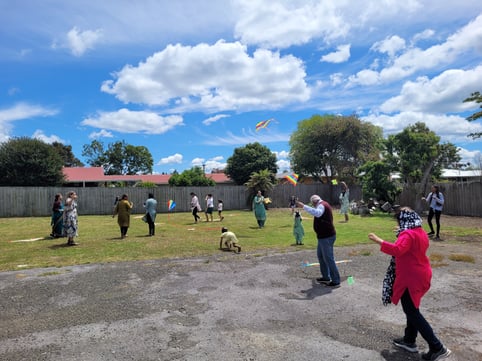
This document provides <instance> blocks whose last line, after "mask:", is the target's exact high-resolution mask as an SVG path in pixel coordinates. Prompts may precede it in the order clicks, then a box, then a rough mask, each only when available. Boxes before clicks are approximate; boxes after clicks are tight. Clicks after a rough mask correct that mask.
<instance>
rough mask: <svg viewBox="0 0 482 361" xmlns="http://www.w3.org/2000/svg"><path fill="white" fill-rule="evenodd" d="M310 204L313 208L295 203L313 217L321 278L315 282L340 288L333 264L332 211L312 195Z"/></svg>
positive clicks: (319, 198) (333, 229)
mask: <svg viewBox="0 0 482 361" xmlns="http://www.w3.org/2000/svg"><path fill="white" fill-rule="evenodd" d="M310 202H311V204H312V205H313V207H310V206H307V205H305V204H303V203H302V202H300V201H297V202H296V205H297V206H298V207H299V208H303V209H304V210H305V211H306V212H308V213H309V214H311V215H312V216H313V217H315V218H313V229H314V231H315V233H316V238H317V239H318V247H317V250H316V254H317V256H318V261H319V263H320V272H321V278H317V279H316V280H317V281H318V282H319V283H322V284H324V285H325V286H328V287H332V288H338V287H340V273H339V272H338V267H337V266H336V263H335V255H334V253H333V245H334V243H335V240H336V230H335V225H334V224H333V211H332V209H331V206H330V205H329V204H328V202H326V201H324V200H322V199H321V197H320V196H319V195H316V194H314V195H312V196H311V198H310Z"/></svg>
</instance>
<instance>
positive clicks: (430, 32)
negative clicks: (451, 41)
mask: <svg viewBox="0 0 482 361" xmlns="http://www.w3.org/2000/svg"><path fill="white" fill-rule="evenodd" d="M434 35H435V31H434V30H432V29H425V30H424V31H422V32H420V33H417V34H415V35H414V36H413V37H412V44H415V43H417V42H419V41H421V40H426V39H430V38H432V37H433V36H434Z"/></svg>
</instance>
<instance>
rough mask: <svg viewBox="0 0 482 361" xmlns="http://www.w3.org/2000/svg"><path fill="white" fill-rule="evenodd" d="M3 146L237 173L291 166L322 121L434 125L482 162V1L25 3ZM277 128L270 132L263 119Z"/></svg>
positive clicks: (2, 122) (11, 53) (10, 47)
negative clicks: (293, 145) (263, 155)
mask: <svg viewBox="0 0 482 361" xmlns="http://www.w3.org/2000/svg"><path fill="white" fill-rule="evenodd" d="M0 54H1V56H0V94H1V96H0V141H5V140H7V139H9V138H10V137H18V136H28V137H37V138H39V139H42V140H44V141H46V142H53V141H59V142H62V143H64V144H67V145H71V146H72V150H73V152H74V154H75V156H77V157H78V158H79V159H81V160H82V161H84V163H85V159H83V157H82V147H83V145H84V144H90V142H91V141H92V140H93V139H98V140H100V141H102V142H103V143H104V144H105V145H107V144H108V143H113V142H116V141H119V140H125V141H126V142H127V143H128V144H132V145H144V146H146V147H147V148H148V149H149V150H150V152H151V154H152V156H153V158H154V173H162V172H168V173H169V172H172V171H173V170H177V171H183V170H185V169H189V168H191V167H193V166H196V165H203V164H204V165H205V167H206V171H208V172H209V171H210V170H211V169H214V168H224V166H225V164H226V161H227V159H228V158H229V157H230V156H231V155H232V154H233V151H234V149H235V148H237V147H242V146H244V145H246V144H247V143H252V142H256V141H257V142H260V143H262V144H264V145H266V146H267V147H268V148H269V149H271V151H273V152H274V153H275V154H276V155H277V159H278V166H279V171H280V172H282V171H285V170H288V171H289V170H290V163H289V154H288V153H289V145H288V141H289V137H290V134H291V133H292V132H293V131H295V130H296V129H297V124H298V122H299V121H300V120H303V119H306V118H309V117H311V116H312V115H313V114H327V113H328V114H343V115H350V114H354V113H356V114H357V115H358V116H359V117H360V118H361V119H362V120H364V121H368V122H371V123H373V124H375V125H378V126H381V127H382V128H383V131H384V135H385V136H386V135H389V134H394V133H398V132H400V131H401V130H402V129H403V128H405V127H406V126H408V125H410V124H414V123H415V122H419V121H422V122H425V123H426V124H427V126H428V127H429V128H430V129H431V130H433V131H434V132H435V133H437V134H438V135H439V136H440V137H441V139H442V142H452V143H454V144H455V145H457V146H458V147H460V155H461V156H462V157H463V161H465V162H471V163H472V164H476V165H480V164H481V163H482V161H481V150H482V141H481V140H478V141H474V140H471V139H470V138H467V136H466V135H467V134H468V133H471V132H480V131H482V124H481V122H480V121H478V122H467V121H466V120H465V118H466V117H467V116H468V115H470V114H472V113H474V112H475V111H476V110H477V109H478V105H476V104H467V103H462V101H463V100H464V99H465V98H467V97H468V96H469V95H470V94H471V93H472V92H474V91H481V92H482V2H481V1H480V0H464V1H453V0H449V1H444V2H440V1H432V0H428V1H418V0H406V1H391V0H386V1H379V0H373V1H372V0H365V1H359V2H354V1H346V0H339V1H336V2H332V1H310V0H303V1H301V0H300V1H298V0H286V1H259V0H244V1H238V0H231V1H228V0H176V1H168V0H159V1H147V0H138V1H130V0H115V1H114V0H102V1H81V0H71V1H64V0H44V1H39V0H17V1H15V2H11V1H2V2H1V3H0ZM269 118H274V121H272V122H271V123H270V124H269V126H268V127H267V128H266V129H262V130H260V131H258V132H256V131H255V125H256V123H257V122H259V121H261V120H265V119H269Z"/></svg>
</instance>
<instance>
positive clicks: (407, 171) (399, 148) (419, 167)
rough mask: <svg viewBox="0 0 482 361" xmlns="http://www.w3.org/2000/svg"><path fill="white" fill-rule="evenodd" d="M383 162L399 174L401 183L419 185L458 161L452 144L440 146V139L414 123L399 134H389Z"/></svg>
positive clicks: (438, 175) (424, 185) (437, 176)
mask: <svg viewBox="0 0 482 361" xmlns="http://www.w3.org/2000/svg"><path fill="white" fill-rule="evenodd" d="M385 145H386V161H387V162H388V163H389V164H390V166H391V167H392V169H394V170H397V171H399V172H400V175H401V178H402V182H403V183H407V184H414V183H421V184H422V186H423V187H424V188H425V187H426V185H427V183H428V181H429V180H430V178H432V180H437V179H438V178H439V177H440V175H441V173H442V169H443V168H444V167H447V166H448V165H450V164H452V163H456V162H458V161H460V156H459V155H458V149H457V148H456V147H455V145H453V144H452V143H443V144H440V137H439V136H438V135H436V134H435V133H434V132H433V131H431V130H430V129H429V128H428V127H427V126H426V125H425V123H420V122H419V123H415V124H414V125H410V126H408V127H406V128H405V129H403V131H402V132H400V133H398V134H395V135H390V136H389V137H388V139H387V141H386V143H385Z"/></svg>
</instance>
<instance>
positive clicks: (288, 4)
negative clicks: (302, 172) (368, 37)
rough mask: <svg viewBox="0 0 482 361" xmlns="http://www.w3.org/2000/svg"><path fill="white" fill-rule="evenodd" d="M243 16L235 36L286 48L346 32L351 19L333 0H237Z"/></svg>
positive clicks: (256, 42)
mask: <svg viewBox="0 0 482 361" xmlns="http://www.w3.org/2000/svg"><path fill="white" fill-rule="evenodd" d="M236 5H237V7H238V9H239V10H238V11H239V14H240V18H239V20H238V22H237V24H236V28H235V36H236V38H239V39H240V40H241V41H242V42H243V43H246V44H257V45H261V46H263V47H269V48H286V47H289V46H291V45H301V44H305V43H308V42H309V41H310V40H312V39H313V38H319V37H323V38H326V39H327V40H330V39H337V38H341V37H343V36H345V35H346V34H347V33H348V31H349V29H350V26H349V23H348V22H346V21H344V20H343V17H342V16H341V14H340V13H341V11H340V9H339V6H337V5H336V4H335V3H333V2H330V1H316V2H315V1H308V2H300V1H278V2H272V1H270V2H267V1H237V2H236Z"/></svg>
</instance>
